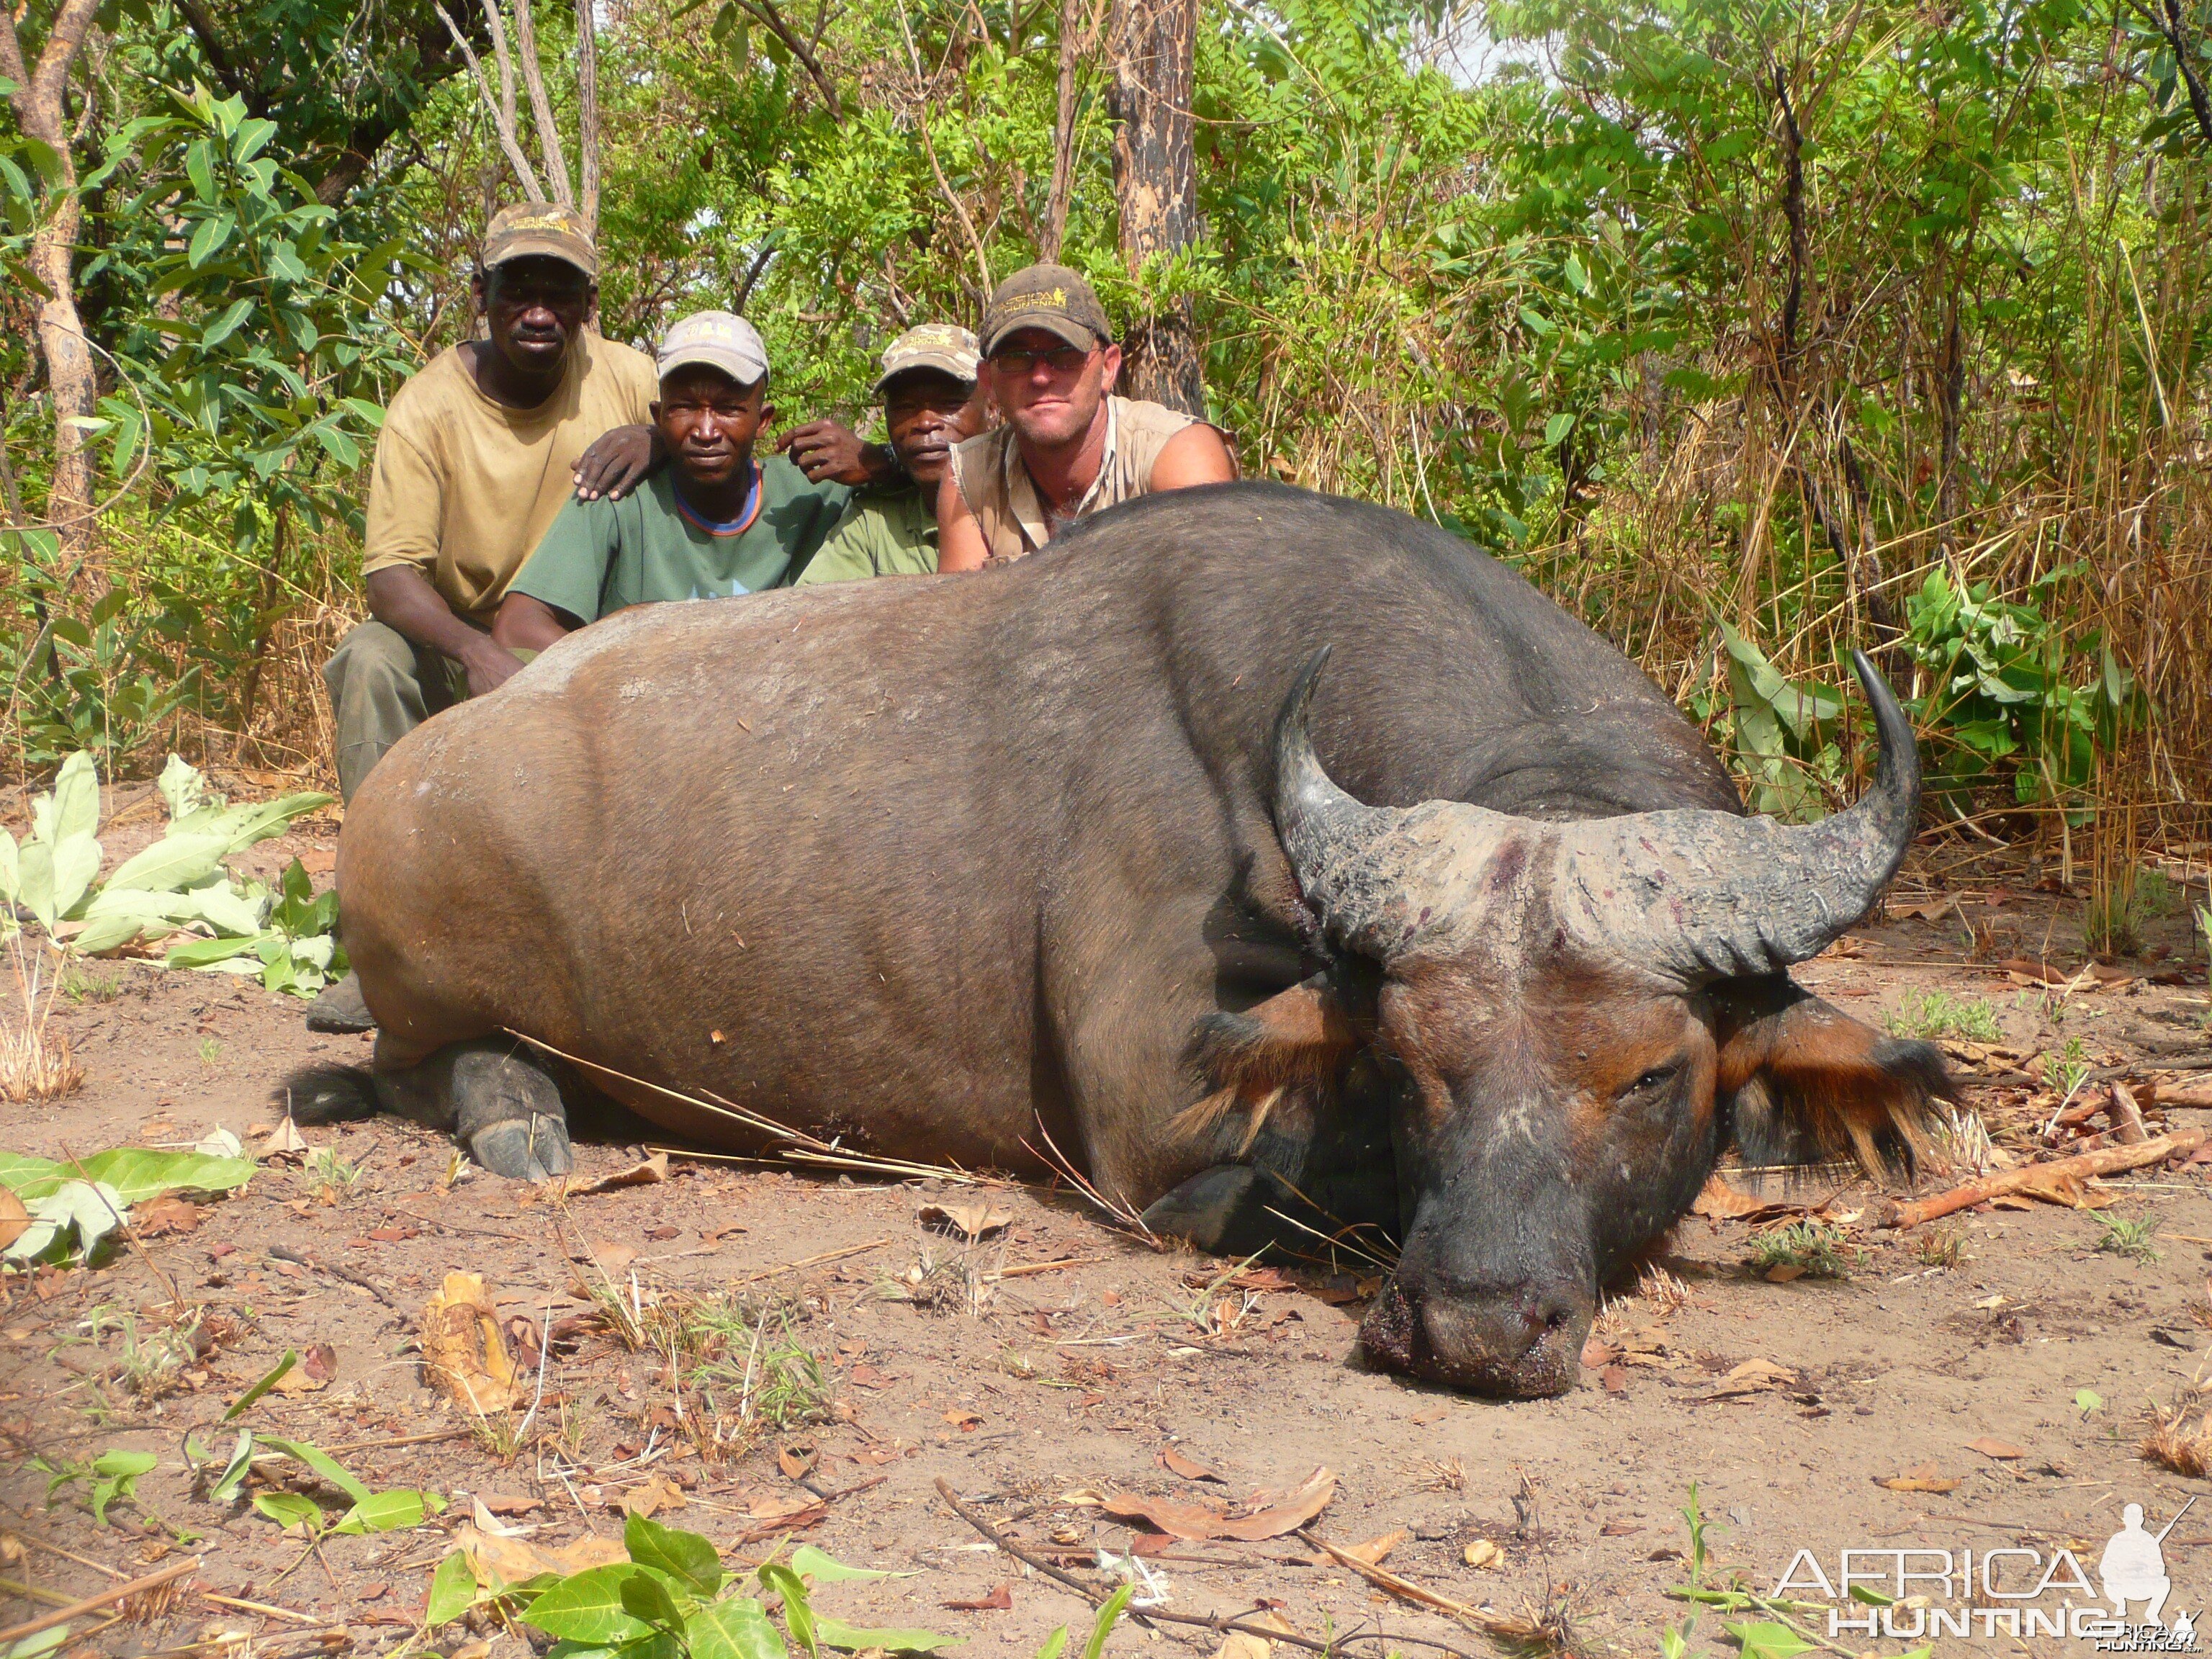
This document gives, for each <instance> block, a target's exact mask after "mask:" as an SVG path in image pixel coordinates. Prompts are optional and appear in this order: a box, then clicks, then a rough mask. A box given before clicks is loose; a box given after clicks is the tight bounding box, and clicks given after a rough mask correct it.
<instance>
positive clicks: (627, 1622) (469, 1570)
mask: <svg viewBox="0 0 2212 1659" xmlns="http://www.w3.org/2000/svg"><path fill="white" fill-rule="evenodd" d="M623 1544H624V1546H625V1547H627V1549H628V1550H629V1560H627V1561H620V1562H617V1563H615V1564H613V1565H610V1566H604V1567H591V1568H587V1569H586V1570H585V1571H582V1572H574V1573H568V1574H565V1575H562V1574H556V1573H540V1574H538V1576H537V1577H532V1578H527V1579H524V1580H522V1581H520V1583H489V1584H487V1583H483V1581H482V1580H480V1579H479V1578H478V1577H477V1570H476V1568H475V1567H474V1566H473V1565H471V1563H470V1560H469V1558H468V1556H467V1554H466V1553H464V1552H461V1551H458V1550H457V1551H455V1552H454V1553H453V1554H451V1555H448V1556H447V1558H446V1559H444V1560H443V1561H441V1562H440V1563H439V1564H438V1567H437V1570H436V1571H435V1572H434V1573H433V1574H432V1575H431V1578H430V1592H429V1596H428V1604H427V1606H426V1607H425V1608H424V1610H423V1625H424V1626H425V1628H427V1629H428V1630H432V1631H435V1630H439V1629H441V1628H443V1627H444V1626H447V1625H450V1624H452V1623H453V1621H454V1620H458V1619H459V1618H461V1617H463V1616H464V1615H465V1614H466V1613H469V1612H470V1611H471V1609H476V1608H481V1609H483V1610H485V1611H486V1612H488V1613H498V1614H501V1615H504V1616H506V1617H507V1618H511V1619H512V1620H517V1621H519V1622H520V1623H522V1624H525V1625H528V1626H532V1627H533V1628H534V1629H537V1630H539V1631H542V1632H544V1633H545V1634H546V1635H548V1636H550V1637H553V1638H555V1639H556V1641H557V1642H558V1643H559V1644H560V1645H559V1649H558V1651H560V1652H561V1653H562V1654H564V1655H568V1656H571V1659H612V1656H615V1655H617V1654H623V1655H634V1654H646V1653H651V1654H659V1655H664V1656H668V1659H741V1656H742V1659H777V1656H781V1655H784V1654H787V1653H788V1652H789V1651H790V1650H791V1648H793V1647H796V1648H798V1649H799V1650H804V1651H805V1653H807V1654H809V1655H819V1654H820V1652H821V1650H823V1649H824V1648H837V1649H842V1650H847V1651H848V1652H849V1651H858V1650H864V1649H870V1648H874V1649H880V1650H884V1651H886V1652H890V1653H930V1652H933V1651H935V1650H937V1649H939V1648H942V1647H946V1646H949V1645H951V1642H952V1640H953V1638H951V1637H947V1636H939V1635H938V1634H937V1633H936V1632H933V1631H926V1630H883V1629H872V1628H867V1627H864V1626H855V1625H848V1624H847V1623H846V1622H845V1621H844V1620H842V1619H837V1618H834V1617H832V1616H831V1615H829V1613H823V1612H822V1611H821V1610H820V1609H818V1608H817V1607H816V1606H815V1605H814V1596H815V1593H816V1591H817V1589H820V1588H821V1587H822V1586H823V1585H826V1584H834V1583H846V1582H854V1581H857V1582H872V1581H875V1580H878V1579H884V1578H895V1577H905V1576H907V1575H904V1574H900V1573H890V1572H878V1571H871V1570H869V1569H867V1568H864V1567H848V1566H847V1565H845V1564H844V1563H843V1562H842V1561H838V1560H836V1559H832V1558H831V1557H829V1556H828V1555H825V1554H823V1553H822V1552H821V1551H820V1550H817V1549H816V1548H814V1547H812V1546H811V1545H805V1544H802V1545H801V1546H799V1548H798V1549H797V1550H795V1551H794V1552H793V1553H792V1556H791V1559H790V1560H789V1561H788V1562H784V1561H779V1560H776V1559H774V1558H773V1556H771V1558H770V1559H769V1560H767V1561H764V1562H763V1563H762V1564H761V1565H760V1566H759V1567H758V1568H757V1569H755V1571H754V1573H753V1578H754V1581H755V1583H756V1584H757V1591H756V1592H755V1593H754V1594H751V1595H747V1594H744V1593H743V1592H742V1591H741V1590H740V1589H738V1586H739V1585H740V1584H741V1583H743V1579H742V1577H740V1576H739V1575H736V1574H732V1573H731V1572H729V1571H726V1569H725V1568H724V1567H723V1565H722V1563H721V1557H720V1553H719V1552H718V1551H717V1550H716V1549H715V1547H714V1544H713V1543H712V1542H711V1541H709V1540H708V1539H705V1538H702V1537H701V1536H700V1535H699V1534H697V1533H695V1532H685V1531H684V1530H682V1529H681V1528H676V1527H664V1526H662V1525H660V1524H659V1522H655V1521H652V1520H649V1519H647V1517H646V1516H641V1515H633V1516H630V1517H629V1522H628V1523H627V1524H626V1525H625V1526H624V1527H623ZM1129 1594H1130V1592H1129V1589H1128V1588H1127V1587H1126V1586H1125V1587H1124V1588H1123V1589H1121V1590H1119V1591H1117V1592H1115V1595H1114V1598H1113V1599H1112V1600H1110V1601H1108V1602H1107V1603H1106V1605H1105V1606H1104V1607H1101V1608H1100V1609H1099V1611H1098V1617H1097V1622H1096V1624H1095V1625H1094V1626H1093V1628H1092V1632H1091V1639H1090V1641H1089V1643H1088V1644H1086V1645H1085V1649H1084V1656H1085V1659H1098V1656H1099V1655H1100V1653H1102V1652H1103V1650H1104V1648H1105V1644H1106V1637H1107V1634H1108V1633H1109V1632H1110V1631H1111V1630H1112V1629H1113V1627H1114V1625H1115V1621H1116V1620H1119V1619H1120V1618H1121V1613H1122V1610H1123V1609H1124V1608H1125V1607H1127V1605H1128V1599H1129ZM769 1595H775V1596H776V1597H777V1598H779V1599H780V1601H781V1607H780V1609H779V1611H780V1613H781V1618H782V1621H783V1626H782V1628H781V1629H778V1628H777V1626H776V1623H775V1615H773V1614H771V1613H770V1612H769V1607H768V1606H767V1605H766V1598H767V1597H768V1596H769ZM1066 1645H1067V1632H1066V1629H1065V1628H1063V1629H1061V1630H1060V1631H1059V1632H1056V1633H1055V1634H1054V1636H1053V1637H1051V1638H1048V1640H1047V1641H1046V1643H1045V1644H1044V1646H1043V1648H1042V1649H1041V1650H1039V1655H1038V1659H1059V1656H1060V1653H1061V1652H1062V1651H1063V1650H1065V1649H1066Z"/></svg>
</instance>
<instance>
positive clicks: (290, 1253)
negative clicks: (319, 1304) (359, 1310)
mask: <svg viewBox="0 0 2212 1659" xmlns="http://www.w3.org/2000/svg"><path fill="white" fill-rule="evenodd" d="M269 1254H270V1255H271V1256H273V1257H274V1258H276V1260H277V1261H289V1262H292V1263H294V1264H295V1266H298V1267H306V1268H307V1269H308V1270H309V1271H311V1272H313V1273H328V1274H329V1275H330V1276H331V1278H332V1279H343V1280H344V1281H345V1282H346V1283H347V1284H349V1285H360V1286H361V1288H362V1289H363V1290H364V1291H368V1293H369V1294H370V1295H371V1296H373V1297H375V1298H376V1299H377V1300H378V1301H379V1302H381V1303H382V1304H384V1305H385V1306H386V1307H387V1308H389V1309H391V1310H392V1312H394V1313H398V1312H399V1311H400V1307H399V1304H398V1303H397V1302H394V1301H393V1300H392V1296H391V1293H390V1292H389V1291H385V1290H384V1289H382V1288H381V1287H380V1286H379V1285H377V1284H376V1283H375V1281H374V1280H373V1279H370V1278H369V1277H368V1275H367V1274H365V1273H356V1272H355V1271H354V1270H353V1269H352V1268H350V1267H337V1266H335V1265H334V1264H332V1263H330V1262H327V1261H316V1260H315V1259H314V1257H313V1256H311V1255H308V1254H307V1252H306V1251H304V1250H295V1249H293V1248H292V1247H291V1246H290V1245H289V1244H271V1245H270V1247H269Z"/></svg>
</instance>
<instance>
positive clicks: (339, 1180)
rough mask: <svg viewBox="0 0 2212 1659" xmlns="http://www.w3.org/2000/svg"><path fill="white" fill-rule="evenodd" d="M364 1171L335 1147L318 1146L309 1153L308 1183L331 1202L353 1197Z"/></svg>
mask: <svg viewBox="0 0 2212 1659" xmlns="http://www.w3.org/2000/svg"><path fill="white" fill-rule="evenodd" d="M364 1173H365V1171H363V1170H362V1169H361V1168H360V1167H359V1166H358V1165H357V1164H355V1163H354V1162H353V1161H352V1160H351V1159H350V1158H347V1157H346V1156H345V1155H344V1154H343V1152H338V1151H337V1149H336V1148H334V1147H330V1146H318V1147H316V1148H315V1149H314V1151H313V1152H309V1153H308V1154H307V1170H306V1174H307V1184H308V1185H309V1186H311V1187H313V1188H316V1189H317V1190H318V1191H319V1193H320V1194H322V1196H323V1197H324V1198H325V1199H326V1200H328V1201H329V1202H331V1203H333V1204H335V1203H337V1202H338V1200H341V1199H346V1198H350V1197H352V1196H353V1190H354V1188H356V1187H358V1186H360V1185H361V1182H362V1175H363V1174H364Z"/></svg>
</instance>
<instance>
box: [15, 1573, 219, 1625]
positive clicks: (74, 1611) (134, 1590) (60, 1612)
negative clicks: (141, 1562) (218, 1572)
mask: <svg viewBox="0 0 2212 1659" xmlns="http://www.w3.org/2000/svg"><path fill="white" fill-rule="evenodd" d="M199 1565H200V1559H199V1557H198V1556H197V1555H191V1556H187V1557H185V1559H183V1560H181V1561H172V1562H171V1563H169V1565H167V1566H166V1567H161V1568H159V1569H157V1570H156V1571H153V1572H149V1573H148V1574H147V1575H146V1576H145V1577H143V1578H133V1579H130V1580H128V1581H127V1582H125V1583H120V1584H111V1585H109V1586H108V1587H107V1588H106V1589H104V1590H102V1591H100V1594H99V1595H88V1596H86V1597H85V1598H84V1600H83V1601H72V1602H70V1604H69V1605H68V1606H67V1607H56V1608H55V1609H54V1610H53V1611H52V1613H47V1614H46V1616H45V1617H43V1618H40V1619H33V1620H30V1621H29V1622H27V1623H26V1624H21V1625H10V1626H9V1627H8V1628H7V1629H6V1630H0V1642H15V1641H20V1640H21V1639H22V1638H24V1637H26V1636H36V1635H37V1634H38V1633H39V1632H40V1631H42V1630H52V1628H53V1627H54V1626H56V1625H65V1624H67V1623H68V1622H69V1621H70V1620H72V1619H74V1618H76V1616H77V1615H78V1614H79V1613H97V1612H99V1611H100V1608H102V1607H109V1606H112V1604H114V1603H115V1602H118V1601H123V1600H125V1599H126V1598H127V1597H130V1596H133V1595H138V1594H139V1593H140V1592H142V1591H144V1590H149V1589H160V1588H161V1586H162V1585H164V1584H166V1583H169V1581H170V1580H172V1579H174V1578H182V1577H184V1576H185V1574H186V1573H189V1572H197V1571H199Z"/></svg>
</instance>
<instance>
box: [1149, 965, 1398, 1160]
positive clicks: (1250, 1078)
mask: <svg viewBox="0 0 2212 1659" xmlns="http://www.w3.org/2000/svg"><path fill="white" fill-rule="evenodd" d="M1363 1042H1364V1037H1363V1036H1362V1035H1361V1033H1360V1030H1359V1028H1358V1024H1357V1023H1356V1022H1355V1021H1354V1019H1353V1018H1352V1015H1351V1013H1350V1012H1348V1011H1347V1010H1346V1007H1345V1006H1344V1004H1343V1003H1342V1001H1341V1000H1340V999H1339V998H1338V996H1337V994H1336V992H1335V990H1334V987H1332V986H1331V985H1330V983H1329V980H1328V975H1325V974H1316V975H1314V976H1313V977H1312V978H1311V979H1308V980H1303V981H1300V982H1299V983H1297V984H1296V985H1293V986H1292V987H1291V988H1290V989H1289V990H1287V991H1282V992H1279V993H1277V994H1275V995H1273V996H1272V997H1269V998H1268V999H1267V1000H1266V1001H1265V1002H1261V1003H1255V1004H1254V1005H1253V1006H1251V1007H1249V1008H1247V1009H1245V1010H1244V1011H1243V1012H1241V1013H1215V1014H1208V1015H1206V1018H1203V1019H1201V1020H1200V1021H1199V1023H1198V1029H1197V1030H1195V1031H1194V1032H1193V1033H1192V1035H1191V1039H1190V1043H1189V1046H1188V1048H1186V1049H1185V1051H1184V1054H1183V1059H1184V1061H1185V1064H1186V1065H1187V1066H1188V1067H1189V1069H1190V1070H1191V1071H1192V1072H1193V1073H1195V1075H1196V1076H1197V1078H1198V1079H1199V1083H1200V1088H1201V1090H1202V1091H1203V1093H1202V1095H1201V1097H1200V1100H1199V1101H1198V1103H1197V1104H1195V1105H1194V1106H1191V1107H1188V1108H1187V1109H1184V1110H1183V1111H1182V1112H1181V1113H1179V1114H1177V1115H1176V1117H1175V1118H1174V1119H1173V1120H1172V1121H1170V1123H1169V1125H1168V1127H1169V1129H1170V1132H1171V1133H1174V1134H1176V1135H1177V1136H1188V1137H1189V1138H1191V1139H1199V1138H1200V1137H1203V1136H1206V1135H1207V1134H1209V1133H1213V1132H1215V1131H1216V1130H1218V1129H1220V1128H1221V1127H1223V1126H1225V1125H1226V1124H1227V1123H1228V1121H1229V1119H1230V1118H1231V1117H1232V1116H1235V1115H1240V1114H1241V1115H1243V1119H1244V1121H1243V1123H1242V1124H1241V1125H1239V1126H1235V1130H1236V1136H1237V1139H1236V1140H1235V1142H1234V1143H1233V1144H1230V1143H1227V1142H1226V1138H1224V1139H1225V1150H1226V1151H1227V1152H1228V1154H1229V1155H1230V1156H1231V1157H1235V1158H1243V1156H1244V1155H1245V1154H1246V1153H1248V1152H1250V1151H1251V1150H1252V1145H1253V1143H1254V1142H1255V1141H1256V1140H1257V1139H1259V1138H1260V1132H1261V1130H1262V1129H1263V1128H1265V1127H1267V1123H1268V1121H1269V1120H1270V1119H1271V1118H1272V1119H1273V1120H1274V1121H1275V1122H1276V1123H1277V1124H1278V1126H1279V1127H1288V1121H1289V1120H1291V1119H1292V1118H1298V1119H1304V1120H1305V1123H1304V1125H1302V1126H1301V1127H1310V1122H1311V1120H1312V1118H1313V1116H1314V1114H1315V1112H1316V1110H1317V1109H1318V1108H1319V1106H1320V1104H1321V1102H1322V1097H1324V1096H1326V1095H1328V1094H1330V1093H1333V1092H1334V1090H1335V1088H1336V1085H1337V1082H1338V1079H1340V1076H1341V1075H1342V1073H1343V1071H1344V1067H1345V1066H1346V1064H1347V1063H1348V1062H1349V1061H1350V1060H1351V1059H1352V1055H1353V1054H1356V1053H1357V1052H1358V1049H1359V1048H1360V1047H1361V1045H1362V1043H1363Z"/></svg>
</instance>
